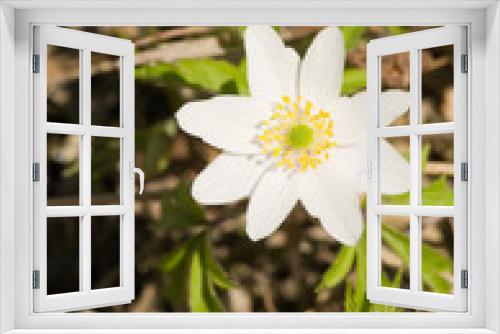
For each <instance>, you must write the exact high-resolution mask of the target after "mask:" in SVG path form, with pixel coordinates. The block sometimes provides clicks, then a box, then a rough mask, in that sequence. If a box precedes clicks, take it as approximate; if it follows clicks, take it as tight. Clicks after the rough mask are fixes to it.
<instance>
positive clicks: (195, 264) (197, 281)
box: [189, 249, 210, 312]
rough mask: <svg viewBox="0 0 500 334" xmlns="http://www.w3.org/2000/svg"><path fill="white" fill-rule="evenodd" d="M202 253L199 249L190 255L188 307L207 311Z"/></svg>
mask: <svg viewBox="0 0 500 334" xmlns="http://www.w3.org/2000/svg"><path fill="white" fill-rule="evenodd" d="M203 271H204V268H203V262H202V254H201V252H200V250H199V249H196V250H195V251H194V252H193V255H192V257H191V270H190V272H189V308H190V310H191V311H192V312H208V311H210V306H209V305H208V304H207V300H206V299H205V288H206V283H205V282H204V280H206V277H205V275H204V272H203Z"/></svg>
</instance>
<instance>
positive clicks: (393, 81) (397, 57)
mask: <svg viewBox="0 0 500 334" xmlns="http://www.w3.org/2000/svg"><path fill="white" fill-rule="evenodd" d="M380 78H381V79H380V80H381V82H380V87H381V92H382V93H381V94H382V96H381V99H380V101H381V102H380V114H379V126H380V127H382V126H396V125H408V124H410V117H409V109H408V110H406V112H405V113H403V114H402V115H400V116H397V115H396V114H395V112H397V111H398V110H396V109H394V108H391V106H390V105H389V104H385V103H384V96H383V92H387V91H391V90H399V91H405V92H409V91H410V53H409V52H402V53H396V54H392V55H386V56H382V57H381V60H380Z"/></svg>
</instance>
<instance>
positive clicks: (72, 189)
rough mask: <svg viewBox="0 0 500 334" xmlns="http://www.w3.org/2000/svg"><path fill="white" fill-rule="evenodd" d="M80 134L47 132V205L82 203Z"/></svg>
mask: <svg viewBox="0 0 500 334" xmlns="http://www.w3.org/2000/svg"><path fill="white" fill-rule="evenodd" d="M79 156H80V136H75V135H60V134H47V205H49V206H50V205H79V204H80V194H79V189H80V185H79V183H80V177H79V175H80V158H79Z"/></svg>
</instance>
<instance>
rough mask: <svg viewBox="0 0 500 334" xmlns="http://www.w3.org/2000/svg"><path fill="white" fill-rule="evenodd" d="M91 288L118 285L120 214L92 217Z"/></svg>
mask: <svg viewBox="0 0 500 334" xmlns="http://www.w3.org/2000/svg"><path fill="white" fill-rule="evenodd" d="M91 224H92V230H91V239H92V245H91V249H92V289H103V288H113V287H117V286H120V216H95V217H92V223H91Z"/></svg>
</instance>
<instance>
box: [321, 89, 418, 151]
mask: <svg viewBox="0 0 500 334" xmlns="http://www.w3.org/2000/svg"><path fill="white" fill-rule="evenodd" d="M380 100H381V102H380V112H381V113H382V117H381V123H382V124H383V125H389V124H390V123H391V122H392V121H394V120H395V119H396V118H398V117H399V116H401V115H403V114H404V113H405V112H408V108H409V94H408V93H407V92H403V91H388V92H383V93H382V94H381V97H380ZM331 109H332V110H331V111H332V113H333V120H334V122H335V123H334V129H333V132H334V134H335V139H336V140H337V144H338V145H339V146H345V145H351V144H353V143H356V142H357V141H358V140H359V139H360V138H362V137H365V136H366V133H367V129H368V128H367V126H368V113H369V112H370V110H371V109H370V106H369V101H368V94H367V93H366V92H361V93H358V94H356V95H354V96H353V97H341V98H339V99H337V100H335V101H334V102H333V103H332V104H331Z"/></svg>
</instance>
